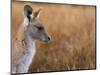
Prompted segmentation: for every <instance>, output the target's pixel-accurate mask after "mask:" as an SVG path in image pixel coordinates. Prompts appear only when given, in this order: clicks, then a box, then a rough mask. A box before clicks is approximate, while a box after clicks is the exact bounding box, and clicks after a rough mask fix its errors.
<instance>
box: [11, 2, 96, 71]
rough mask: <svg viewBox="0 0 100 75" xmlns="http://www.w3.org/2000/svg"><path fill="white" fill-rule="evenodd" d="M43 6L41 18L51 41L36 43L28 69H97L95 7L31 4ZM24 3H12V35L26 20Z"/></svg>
mask: <svg viewBox="0 0 100 75" xmlns="http://www.w3.org/2000/svg"><path fill="white" fill-rule="evenodd" d="M29 5H31V6H32V8H33V9H34V10H37V9H39V8H42V11H41V15H40V20H41V22H42V23H44V27H45V28H46V30H47V31H48V33H49V34H50V36H51V39H52V40H51V42H49V43H41V42H37V52H36V56H35V59H34V61H33V63H32V64H31V66H30V69H29V72H43V71H59V70H75V69H95V68H96V63H95V62H96V59H95V58H96V57H95V54H96V53H95V52H96V48H95V41H96V40H95V19H96V18H95V14H96V12H95V9H96V8H95V7H93V6H77V5H58V4H40V3H29ZM23 7H24V2H13V4H12V34H13V36H12V38H14V37H16V33H17V30H18V28H19V27H20V25H21V23H22V22H23Z"/></svg>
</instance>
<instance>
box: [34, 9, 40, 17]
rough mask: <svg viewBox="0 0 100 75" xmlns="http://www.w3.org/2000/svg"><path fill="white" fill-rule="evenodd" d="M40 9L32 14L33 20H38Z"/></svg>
mask: <svg viewBox="0 0 100 75" xmlns="http://www.w3.org/2000/svg"><path fill="white" fill-rule="evenodd" d="M40 11H41V9H39V10H37V11H35V12H34V18H37V17H38V18H39V16H40Z"/></svg>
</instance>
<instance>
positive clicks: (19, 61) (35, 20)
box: [11, 5, 50, 74]
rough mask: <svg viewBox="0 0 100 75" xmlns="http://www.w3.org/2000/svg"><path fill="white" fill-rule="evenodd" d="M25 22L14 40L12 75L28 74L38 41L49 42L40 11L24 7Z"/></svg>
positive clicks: (27, 6)
mask: <svg viewBox="0 0 100 75" xmlns="http://www.w3.org/2000/svg"><path fill="white" fill-rule="evenodd" d="M23 10H24V21H23V24H21V26H20V27H19V29H18V31H17V36H16V38H15V39H13V38H12V61H11V62H12V73H13V74H15V73H27V72H28V69H29V66H30V64H31V63H32V60H33V59H34V56H35V53H36V48H35V42H36V40H40V41H45V42H48V41H49V40H50V37H49V36H48V34H47V32H46V30H45V28H44V26H43V24H42V23H41V22H40V20H39V14H40V10H38V11H33V9H32V7H31V6H29V5H25V6H24V9H23Z"/></svg>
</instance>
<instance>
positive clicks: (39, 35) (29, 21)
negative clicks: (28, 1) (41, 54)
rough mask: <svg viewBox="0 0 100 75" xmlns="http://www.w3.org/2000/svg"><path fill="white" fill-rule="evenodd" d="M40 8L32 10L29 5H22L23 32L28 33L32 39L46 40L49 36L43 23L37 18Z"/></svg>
mask: <svg viewBox="0 0 100 75" xmlns="http://www.w3.org/2000/svg"><path fill="white" fill-rule="evenodd" d="M39 14H40V10H38V11H35V12H34V11H33V9H32V8H31V6H29V5H25V6H24V16H25V19H26V20H25V23H26V26H25V34H26V35H28V36H29V37H30V38H31V39H33V40H42V41H45V42H48V41H49V40H50V37H49V36H48V34H47V32H46V30H45V28H44V26H43V24H42V23H41V22H40V20H39Z"/></svg>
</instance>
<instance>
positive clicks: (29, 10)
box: [24, 5, 33, 21]
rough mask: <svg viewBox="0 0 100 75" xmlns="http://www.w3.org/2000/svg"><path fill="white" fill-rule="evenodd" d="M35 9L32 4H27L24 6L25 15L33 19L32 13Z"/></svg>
mask: <svg viewBox="0 0 100 75" xmlns="http://www.w3.org/2000/svg"><path fill="white" fill-rule="evenodd" d="M32 12H33V9H32V7H31V6H29V5H25V6H24V15H25V16H26V17H27V18H28V19H29V21H30V19H31V15H32Z"/></svg>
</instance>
